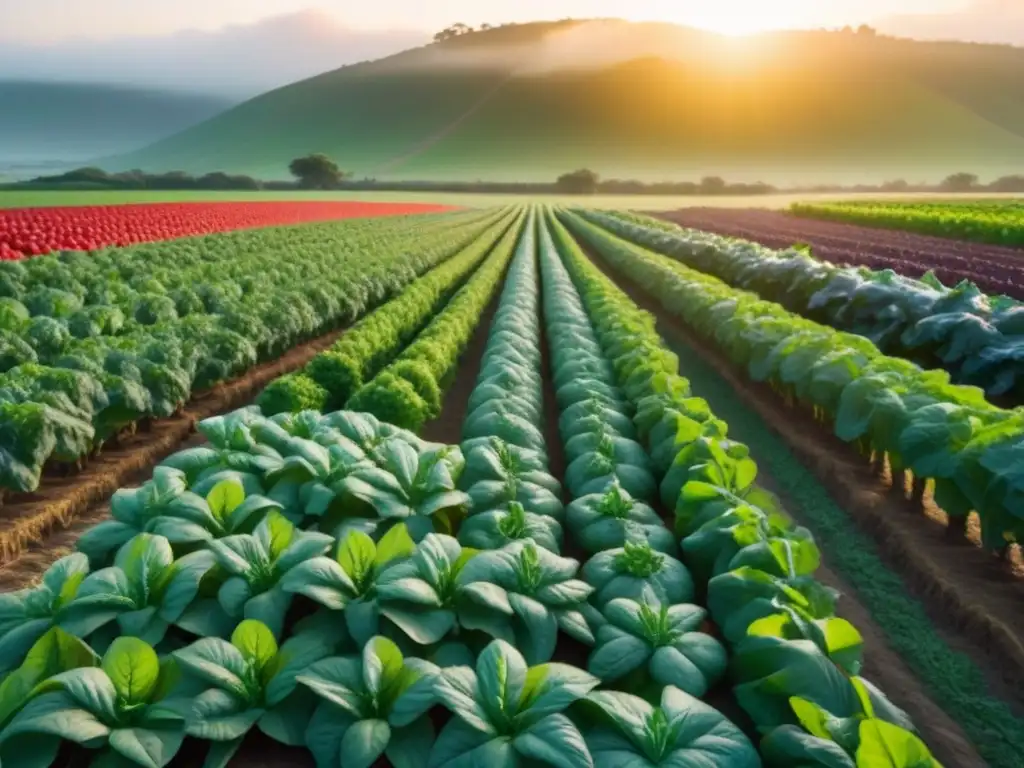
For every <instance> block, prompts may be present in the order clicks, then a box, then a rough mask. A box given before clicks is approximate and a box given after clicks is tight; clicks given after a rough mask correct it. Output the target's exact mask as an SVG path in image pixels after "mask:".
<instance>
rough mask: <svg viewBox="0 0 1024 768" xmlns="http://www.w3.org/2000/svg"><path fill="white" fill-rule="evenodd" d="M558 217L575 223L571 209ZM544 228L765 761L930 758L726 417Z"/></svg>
mask: <svg viewBox="0 0 1024 768" xmlns="http://www.w3.org/2000/svg"><path fill="white" fill-rule="evenodd" d="M562 220H563V221H565V222H566V223H567V224H569V225H570V226H571V227H572V229H573V230H575V231H577V232H580V233H581V234H582V233H584V232H585V231H586V230H585V227H586V226H587V225H586V224H585V223H583V222H582V221H581V220H579V219H575V218H573V217H572V216H564V217H563V219H562ZM551 226H552V231H553V233H554V235H555V239H556V241H557V244H558V247H559V249H560V250H561V253H562V256H563V258H564V259H565V262H566V264H567V265H568V267H569V271H570V273H571V274H572V277H573V279H574V281H575V284H576V285H577V286H578V288H579V290H580V294H581V296H582V298H583V301H584V303H585V305H586V307H587V310H588V312H589V314H590V317H591V319H592V321H593V323H594V329H595V331H596V335H597V338H598V339H599V340H600V342H601V346H602V348H603V349H604V352H605V354H606V356H607V358H608V359H609V360H610V361H611V364H612V369H613V370H614V371H615V374H616V379H617V381H618V382H619V384H620V385H621V386H622V387H623V391H624V392H626V393H628V396H629V399H630V401H631V402H632V403H633V404H634V405H635V406H636V415H635V417H634V423H635V425H636V428H637V433H638V438H639V439H640V440H641V441H642V442H643V443H644V444H646V445H647V446H648V448H649V451H650V455H651V456H652V461H653V464H654V471H655V473H656V474H657V475H658V476H659V477H661V478H663V479H662V480H661V484H660V491H661V497H662V500H663V501H664V502H665V503H666V506H668V507H669V508H671V509H674V511H675V520H676V533H677V535H679V536H680V537H681V538H682V559H683V561H684V562H685V563H686V565H687V566H688V567H689V570H690V573H691V574H692V576H693V578H694V579H695V581H696V583H697V585H698V591H700V592H701V593H702V594H705V595H706V598H707V605H708V608H709V610H710V613H711V618H712V619H713V620H714V621H715V623H716V625H717V626H718V628H719V630H720V631H721V633H722V637H723V638H724V640H725V642H726V644H727V645H728V646H729V649H730V655H731V660H730V675H731V679H732V682H733V684H734V689H733V690H734V694H735V696H736V699H737V701H738V703H739V704H740V706H741V707H743V709H744V710H745V711H746V712H747V714H748V715H749V716H750V718H751V720H753V722H754V724H755V725H756V726H757V728H758V730H759V731H760V733H761V734H762V736H763V738H762V741H761V744H760V748H761V754H762V757H763V759H764V760H765V762H766V764H768V765H777V766H780V768H781V766H792V765H803V764H815V765H826V764H827V765H834V766H844V767H849V768H852V766H854V765H869V764H874V763H872V762H870V761H871V760H875V759H882V758H881V755H888V760H889V762H882V763H880V764H887V765H904V766H910V765H937V763H936V762H935V761H934V759H933V758H932V757H931V756H930V754H929V753H928V750H927V748H926V747H925V745H924V744H923V743H922V742H921V741H920V739H919V738H918V737H917V736H916V735H914V733H913V726H912V724H911V723H910V721H909V718H908V717H907V716H906V714H905V713H903V712H902V711H900V710H899V709H898V708H896V707H895V706H894V705H893V704H892V703H891V702H889V701H888V700H887V699H886V698H885V696H884V695H883V694H882V693H881V692H880V691H879V690H878V689H877V688H875V687H874V686H873V685H871V684H870V683H869V682H868V681H867V680H865V679H863V678H861V677H859V676H858V674H859V670H860V666H861V653H862V639H861V637H860V634H859V633H858V632H857V631H856V629H855V628H854V627H853V626H852V625H850V624H849V623H848V622H846V621H845V620H843V619H839V618H837V617H836V616H835V604H836V598H837V594H836V593H835V592H834V591H833V590H830V589H829V588H827V587H825V586H824V585H822V584H820V583H819V582H817V581H816V580H815V579H814V578H813V573H814V571H815V570H816V569H817V567H818V564H819V560H820V556H819V554H818V550H817V547H816V546H815V544H814V541H813V538H812V537H811V534H810V532H809V531H807V530H806V529H802V528H798V527H795V526H794V525H793V523H792V522H791V521H790V520H789V519H788V518H787V517H786V516H785V514H784V513H783V511H782V510H781V508H780V507H779V504H778V501H777V500H776V499H774V497H772V496H771V495H770V494H768V493H766V492H765V491H764V490H762V489H761V488H759V487H758V486H757V485H756V483H755V480H756V475H757V465H756V464H755V463H754V461H753V460H752V459H751V458H750V457H749V455H748V450H747V448H746V446H745V445H743V444H742V443H738V442H736V441H734V440H730V439H729V438H728V437H727V425H726V424H725V423H723V422H722V421H721V420H720V419H717V418H715V416H714V414H713V413H712V412H711V410H710V408H709V407H708V404H707V402H706V401H704V400H702V399H699V398H697V397H694V396H693V395H692V393H691V392H690V386H689V382H688V381H687V380H686V379H685V378H683V377H682V376H680V375H679V372H678V371H679V361H678V359H677V358H676V357H675V356H674V355H673V354H672V353H671V352H669V351H668V350H667V349H666V348H665V347H664V344H663V343H662V341H661V339H660V338H659V336H658V334H657V332H656V331H655V329H654V323H653V319H652V318H651V317H650V316H649V315H648V314H647V313H644V312H642V311H641V310H639V308H637V306H636V305H635V304H634V303H633V302H632V301H631V300H630V299H629V298H628V297H627V296H626V295H625V294H624V293H623V292H622V291H621V290H619V289H618V288H617V287H616V286H615V285H614V283H612V282H611V281H610V280H608V279H607V278H606V277H605V276H604V275H603V274H601V272H600V271H599V270H598V269H597V268H596V267H595V266H594V265H593V264H592V263H591V262H590V261H589V260H588V259H587V257H586V256H585V255H584V253H583V252H582V250H581V249H580V247H579V245H578V244H577V243H576V242H575V241H574V240H573V238H572V236H571V235H570V234H569V232H568V231H567V230H566V229H565V228H564V227H563V226H562V224H561V223H560V222H559V221H556V220H552V222H551ZM590 242H591V243H592V244H594V245H595V246H596V244H595V242H594V241H590ZM600 252H601V253H604V251H603V250H601V251H600ZM622 263H623V265H624V269H625V270H627V271H628V269H629V268H628V266H625V265H626V262H625V261H624V262H622ZM663 280H664V278H663ZM671 287H672V286H671V284H668V283H666V290H669V289H671Z"/></svg>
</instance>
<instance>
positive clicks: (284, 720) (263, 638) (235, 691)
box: [173, 619, 334, 768]
mask: <svg viewBox="0 0 1024 768" xmlns="http://www.w3.org/2000/svg"><path fill="white" fill-rule="evenodd" d="M333 650H334V648H333V645H332V643H331V642H330V641H329V640H328V639H327V638H326V637H325V636H324V635H323V633H318V632H311V633H301V634H297V635H293V636H292V637H290V638H289V639H288V640H286V641H285V643H284V644H283V645H282V646H280V647H278V644H277V641H276V640H275V639H274V635H273V633H272V632H271V631H270V629H269V628H268V627H267V626H266V625H265V624H263V623H262V622H260V621H256V620H252V619H247V620H245V621H243V622H241V623H240V624H239V625H238V626H237V627H236V628H235V631H234V632H233V633H232V635H231V642H230V643H229V642H227V641H226V640H222V639H220V638H216V637H205V638H203V639H201V640H197V641H196V642H194V643H192V645H189V646H187V647H185V648H182V649H181V650H178V651H175V652H174V654H173V656H174V659H175V660H176V661H177V663H178V665H179V666H180V667H181V669H182V672H183V679H184V686H188V687H189V690H195V689H198V690H200V691H202V692H201V693H199V694H198V695H196V696H191V695H189V696H188V700H189V701H190V702H191V712H190V716H189V719H188V735H189V736H194V737H196V738H200V739H205V740H208V741H211V742H213V745H212V746H211V749H210V754H209V755H208V757H207V760H206V764H205V765H206V767H207V768H218V767H220V766H225V765H227V763H228V761H229V760H230V759H231V756H232V755H233V754H234V753H235V751H236V750H237V749H238V747H239V745H240V744H241V742H242V739H243V738H244V737H245V734H246V733H248V732H249V730H250V729H251V728H253V726H256V727H258V728H259V729H260V730H261V731H263V732H264V733H265V734H267V735H268V736H270V737H271V738H272V739H275V740H277V741H279V742H281V743H282V744H287V745H289V746H300V745H303V744H304V743H305V733H306V727H307V725H308V724H309V720H310V718H311V717H312V714H313V709H314V707H315V706H316V699H315V697H313V695H312V694H311V693H310V692H309V691H308V690H306V689H299V690H297V686H298V678H299V675H301V674H303V673H304V672H306V671H307V670H308V669H309V668H310V665H312V664H313V663H315V662H317V661H320V660H321V659H324V658H326V657H328V656H329V655H330V654H331V653H332V652H333Z"/></svg>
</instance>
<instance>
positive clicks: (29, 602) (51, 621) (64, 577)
mask: <svg viewBox="0 0 1024 768" xmlns="http://www.w3.org/2000/svg"><path fill="white" fill-rule="evenodd" d="M88 575H89V560H88V559H87V558H86V556H85V555H83V554H81V553H78V552H76V553H73V554H70V555H65V556H64V557H62V558H60V559H59V560H58V561H57V562H55V563H54V564H53V565H51V566H50V567H49V568H47V569H46V572H45V573H44V574H43V577H42V579H40V581H39V583H38V584H37V585H35V586H31V587H27V588H25V589H19V590H17V591H14V592H0V674H3V673H5V672H8V671H10V670H12V669H14V668H15V667H17V666H18V665H19V664H21V663H22V661H23V660H24V659H25V655H26V654H27V653H28V652H29V650H30V649H31V648H32V647H33V645H35V643H36V642H37V641H38V640H39V638H41V637H42V636H43V635H44V634H46V632H47V631H49V629H50V628H51V627H53V626H54V625H55V624H56V625H59V624H60V622H61V620H62V619H63V618H64V614H65V610H66V608H67V606H68V604H69V603H70V602H71V601H72V600H74V598H75V595H76V594H78V590H79V588H80V587H81V585H82V582H83V581H84V580H85V577H86V576H88Z"/></svg>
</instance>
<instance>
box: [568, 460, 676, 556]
mask: <svg viewBox="0 0 1024 768" xmlns="http://www.w3.org/2000/svg"><path fill="white" fill-rule="evenodd" d="M565 513H566V522H567V523H568V525H569V529H570V530H571V531H572V533H573V537H574V540H575V541H576V543H577V544H578V545H579V546H580V547H582V548H583V550H584V551H585V552H588V553H590V554H594V553H597V552H603V551H604V550H606V549H614V548H616V547H621V546H623V545H624V544H625V543H626V542H627V541H629V542H647V543H648V544H650V546H651V548H652V549H656V550H658V551H659V552H665V553H667V554H673V553H675V551H676V542H675V537H674V536H673V535H672V532H671V531H669V530H668V529H667V528H666V527H665V524H664V523H663V522H662V520H661V518H660V517H659V516H658V513H657V512H655V511H654V510H653V509H652V508H651V507H649V506H648V505H647V504H644V503H643V502H640V501H637V500H636V499H634V498H633V497H632V496H630V495H629V493H628V492H627V491H626V490H625V489H624V488H623V487H622V486H621V485H620V484H619V482H618V480H617V479H616V480H614V481H613V482H612V484H611V485H610V486H609V487H608V489H607V490H606V491H605V492H604V493H592V494H588V495H587V496H581V497H580V498H578V499H576V500H575V501H573V502H572V503H571V504H570V505H569V506H568V507H566V510H565Z"/></svg>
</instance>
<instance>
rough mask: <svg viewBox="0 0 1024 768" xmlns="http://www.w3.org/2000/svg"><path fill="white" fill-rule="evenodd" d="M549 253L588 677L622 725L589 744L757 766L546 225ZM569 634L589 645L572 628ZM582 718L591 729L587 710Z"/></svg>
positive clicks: (543, 242) (663, 760) (609, 751)
mask: <svg viewBox="0 0 1024 768" xmlns="http://www.w3.org/2000/svg"><path fill="white" fill-rule="evenodd" d="M539 245H540V261H541V272H542V276H543V280H542V294H543V299H544V318H545V325H546V329H547V339H548V347H549V350H550V357H551V375H552V384H553V387H554V396H555V400H556V404H557V406H558V409H559V412H560V417H559V434H560V437H561V440H562V444H563V448H564V451H565V458H566V461H567V462H568V467H567V469H566V473H565V485H566V488H567V490H568V493H569V498H570V500H571V501H570V503H569V505H568V506H567V507H566V510H565V516H564V517H565V519H564V523H565V527H566V535H567V537H568V538H569V539H570V541H572V542H573V543H574V544H575V545H576V546H577V547H578V548H580V549H582V550H583V552H584V553H585V554H586V556H587V559H586V560H585V562H584V565H583V567H582V569H581V570H580V574H581V575H582V578H583V582H584V583H585V584H586V585H588V588H589V589H588V591H589V599H588V602H587V604H586V605H585V606H584V607H582V608H581V611H580V612H581V614H582V617H584V618H586V619H587V620H588V622H589V628H590V632H591V634H592V636H593V639H592V640H591V641H590V642H588V643H587V644H588V645H592V646H593V649H592V651H591V652H590V654H589V658H588V661H587V669H588V671H589V672H590V673H591V674H592V675H594V676H595V677H596V678H597V679H599V680H601V682H602V683H603V684H604V685H605V686H607V687H609V688H611V689H618V690H617V691H614V690H609V691H607V692H603V693H598V694H597V696H598V697H599V698H598V700H599V701H600V702H601V703H602V704H603V705H604V710H605V713H606V715H608V714H610V715H611V722H612V724H613V727H611V728H609V729H607V731H606V732H604V733H603V734H601V735H600V736H597V735H594V734H591V733H587V732H586V729H585V728H584V733H585V735H584V742H585V743H586V745H587V748H588V750H589V751H590V753H591V755H592V757H593V760H594V764H595V765H598V766H599V765H604V764H606V763H607V762H608V761H610V760H614V759H615V758H616V757H620V758H621V759H628V760H641V759H644V758H646V759H648V760H651V761H652V762H653V763H654V764H673V762H675V761H684V762H685V761H688V760H694V761H701V760H713V761H714V763H715V764H722V765H730V766H757V765H759V764H760V761H759V759H758V757H757V752H756V750H755V749H754V748H753V746H752V745H751V743H750V742H749V740H748V739H747V737H746V736H745V735H744V734H743V733H742V732H741V731H740V730H739V728H737V727H736V726H735V725H734V724H733V723H731V722H730V721H728V720H727V719H726V718H725V717H724V716H723V715H722V714H721V713H719V712H717V711H716V710H714V709H713V708H712V707H710V706H708V705H707V704H705V703H703V702H701V701H700V700H699V697H702V696H704V695H705V694H706V693H707V692H708V691H709V690H710V689H711V688H712V687H713V686H714V685H715V684H716V683H717V682H718V680H719V679H720V678H721V677H722V676H723V675H724V673H725V669H726V653H725V650H724V649H723V648H722V646H721V644H720V643H719V642H718V641H717V640H715V639H714V638H713V637H712V636H711V635H709V634H706V633H704V632H703V631H701V630H702V629H703V628H704V627H703V625H704V623H705V618H706V615H707V612H706V611H705V610H704V609H702V608H700V607H698V606H696V605H692V604H691V603H692V600H693V598H694V596H695V590H694V584H693V580H692V578H691V576H690V574H689V572H688V570H687V568H686V567H685V566H684V565H683V564H682V563H681V562H680V561H679V560H678V559H677V556H678V548H677V546H676V543H675V541H674V537H673V536H672V535H671V533H670V532H669V531H668V530H667V529H666V528H665V526H664V524H663V523H662V521H661V520H660V518H659V517H658V515H657V513H656V512H655V511H654V510H653V508H652V507H651V506H649V504H648V502H653V501H654V496H655V495H656V493H657V486H656V482H655V478H654V476H653V467H652V465H651V462H650V459H649V457H648V456H647V454H646V452H645V451H644V449H643V448H642V447H641V446H640V444H639V443H638V442H636V440H635V439H634V438H635V436H636V432H635V427H634V425H633V422H632V419H631V415H632V412H633V407H632V404H631V403H630V402H629V400H628V399H627V397H626V396H625V394H624V392H623V391H622V390H621V389H620V387H619V386H618V384H617V381H616V376H615V373H614V371H613V370H612V368H611V367H610V365H609V363H608V361H607V358H606V356H605V354H604V352H603V350H602V347H601V345H600V343H599V342H598V339H597V336H596V334H595V331H594V328H593V326H592V324H591V321H590V318H589V317H588V315H587V312H586V311H585V308H584V306H583V304H582V302H581V299H580V296H579V293H578V292H577V290H576V288H575V286H574V285H573V283H572V281H571V279H570V277H569V274H568V273H567V271H566V269H565V266H564V265H563V264H562V262H561V260H560V257H559V254H558V252H557V251H556V249H555V248H554V245H553V243H552V240H551V236H550V232H549V228H548V225H547V223H544V222H542V224H541V227H540V236H539ZM563 629H565V630H566V631H567V632H568V633H569V634H570V635H572V636H574V637H575V638H576V639H577V640H581V639H584V638H583V637H582V636H581V635H580V634H579V633H574V632H572V631H571V626H565V627H563ZM619 691H622V692H619ZM590 700H591V701H593V697H591V699H590ZM581 719H582V721H583V722H586V721H585V714H584V715H583V716H582V718H581ZM673 721H674V722H673ZM711 733H714V736H715V743H716V746H715V748H714V750H713V751H712V752H706V751H704V750H706V749H707V747H704V746H702V744H703V743H705V739H707V738H708V737H709V736H710V735H711ZM627 756H628V757H627Z"/></svg>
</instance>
